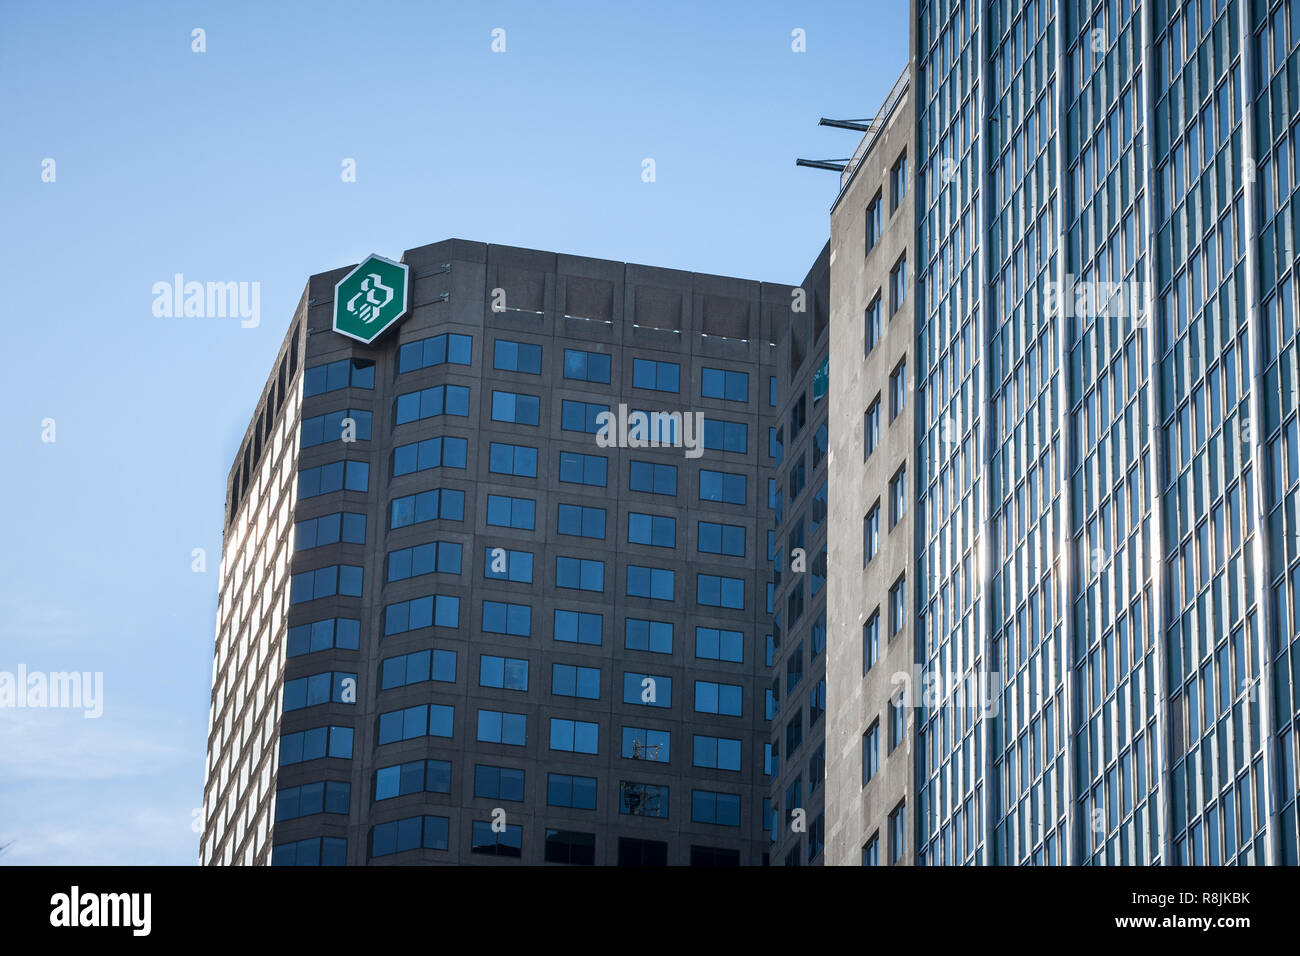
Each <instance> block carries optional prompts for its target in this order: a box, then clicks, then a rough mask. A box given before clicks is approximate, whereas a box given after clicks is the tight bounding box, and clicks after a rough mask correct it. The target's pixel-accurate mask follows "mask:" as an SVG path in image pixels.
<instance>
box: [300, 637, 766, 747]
mask: <svg viewBox="0 0 1300 956" xmlns="http://www.w3.org/2000/svg"><path fill="white" fill-rule="evenodd" d="M485 660H487V658H485ZM496 660H497V661H498V662H501V663H498V664H494V663H491V662H489V663H487V664H486V665H485V671H484V674H485V677H486V679H487V680H493V679H496V680H499V681H500V682H501V683H500V684H496V685H491V686H506V685H507V684H508V683H513V685H514V688H515V689H526V685H527V661H519V660H515V659H502V658H497V659H496ZM505 660H509V661H510V662H511V663H510V664H508V665H507V664H506V663H505ZM521 665H522V666H521ZM510 668H513V670H512V669H510ZM566 668H568V665H556V669H555V670H554V671H553V682H554V683H553V685H552V686H553V688H558V689H557V690H555V693H557V694H558V693H561V691H564V690H573V691H575V693H574V694H572V695H566V696H582V695H580V694H578V693H576V692H577V691H578V690H579V689H582V688H586V689H589V690H590V691H591V692H592V693H598V683H599V682H598V676H597V678H596V680H595V682H594V683H593V682H592V678H591V677H590V676H585V675H582V674H580V673H579V671H590V670H591V668H568V669H566ZM318 676H326V677H328V676H330V675H318ZM654 681H655V682H659V683H658V686H659V687H661V688H662V691H661V693H662V695H663V696H662V697H658V696H657V695H658V693H660V692H659V691H656V696H655V697H651V698H650V699H647V688H651V689H653V688H654V687H655V686H656V685H655V684H654V683H651V684H646V683H645V677H644V675H640V674H625V675H624V700H625V701H626V702H628V703H635V704H648V705H650V706H661V707H662V706H666V703H665V702H666V700H667V699H668V697H669V695H670V693H671V682H670V681H669V679H668V678H666V677H660V678H655V679H654ZM287 686H288V685H287V684H286V688H287ZM741 690H742V688H741V687H739V686H738V685H735V684H718V683H714V682H711V681H696V682H695V710H696V712H697V713H707V714H718V715H722V716H732V717H739V716H741ZM316 702H317V703H324V699H323V698H322V699H321V700H319V701H316ZM308 706H310V704H309V705H308ZM285 709H286V710H290V709H294V708H290V707H288V706H287V704H286V707H285ZM549 720H550V748H551V749H552V750H557V751H565V752H571V753H586V754H595V753H597V752H598V749H597V748H598V744H597V740H598V736H599V724H598V723H597V722H595V721H584V720H574V719H569V718H563V717H552V718H550V719H549ZM454 727H455V708H454V707H453V706H452V705H450V704H417V705H415V706H412V707H404V708H401V709H399V710H393V711H386V712H384V713H381V714H380V715H379V718H378V721H377V737H376V739H377V741H378V743H379V744H380V745H384V744H391V743H397V742H399V741H403V740H414V739H417V738H419V737H445V738H446V737H452V736H454ZM475 736H476V739H477V740H478V741H480V742H481V743H492V744H507V745H510V746H515V747H523V746H525V745H526V744H527V740H528V717H527V715H526V714H520V713H514V712H510V711H499V710H490V709H480V710H479V711H478V720H477V726H476V730H475ZM719 739H728V738H719ZM669 745H670V734H669V732H668V731H655V730H649V729H646V728H638V727H624V728H623V756H624V757H629V758H632V759H642V760H654V761H657V762H660V763H668V762H669V749H670V746H669ZM349 746H350V742H349ZM729 746H730V745H728V747H729ZM727 752H729V751H727V750H726V749H725V748H724V756H725V753H727ZM304 759H309V758H304ZM310 759H314V758H310ZM699 766H704V765H703V764H699ZM722 769H732V768H731V767H729V766H728V767H724V768H722Z"/></svg>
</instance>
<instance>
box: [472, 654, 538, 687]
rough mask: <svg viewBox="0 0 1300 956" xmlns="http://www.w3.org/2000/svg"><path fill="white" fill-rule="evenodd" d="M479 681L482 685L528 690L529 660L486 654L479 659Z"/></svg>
mask: <svg viewBox="0 0 1300 956" xmlns="http://www.w3.org/2000/svg"><path fill="white" fill-rule="evenodd" d="M478 682H479V686H480V687H499V688H501V689H502V690H528V661H526V660H524V659H523V658H519V657H497V656H496V655H493V654H484V655H482V656H481V657H479V659H478Z"/></svg>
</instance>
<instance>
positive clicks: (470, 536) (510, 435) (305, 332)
mask: <svg viewBox="0 0 1300 956" xmlns="http://www.w3.org/2000/svg"><path fill="white" fill-rule="evenodd" d="M402 261H403V264H404V265H405V267H406V268H407V270H409V273H408V276H409V278H407V279H405V280H403V279H401V277H400V272H397V271H394V270H401V266H399V265H398V264H396V263H391V262H385V261H384V260H379V259H371V260H367V262H366V263H365V264H364V265H365V268H363V269H361V270H360V271H359V272H358V273H357V274H356V275H353V274H352V272H351V271H350V270H347V269H340V270H336V271H333V272H329V273H325V274H322V275H317V276H314V277H312V278H311V279H310V280H309V281H308V284H307V288H306V290H305V292H304V295H303V297H302V301H301V303H300V305H299V307H298V309H297V312H296V314H295V315H294V317H293V320H292V322H291V323H290V331H289V334H288V336H287V337H286V339H285V343H284V345H283V347H282V348H281V351H280V355H279V357H278V359H277V361H276V363H275V364H274V365H273V367H272V373H271V376H270V378H269V379H268V382H267V385H266V388H265V390H264V391H263V394H262V396H261V398H260V400H259V402H258V405H257V411H256V413H255V415H254V416H253V419H252V424H251V425H250V427H249V431H248V434H247V436H246V437H245V440H244V442H243V443H242V445H241V448H240V451H239V453H238V455H237V456H236V458H235V462H234V465H233V467H232V468H231V472H230V480H229V493H228V498H227V503H226V530H225V547H224V549H223V550H224V553H223V557H222V567H221V593H220V601H219V610H218V621H217V635H216V655H215V660H214V665H213V695H212V712H211V716H212V721H211V728H210V737H209V757H208V775H207V784H206V790H205V794H206V800H205V823H204V831H203V836H202V845H201V858H202V861H203V862H204V863H210V864H232V863H239V864H254V863H267V862H271V863H275V864H298V865H302V864H315V863H324V864H342V863H348V864H365V863H370V862H393V863H442V862H446V863H478V862H489V863H490V862H510V861H512V860H513V861H522V862H524V863H542V862H555V863H603V864H615V863H620V864H625V865H627V864H656V863H670V864H700V865H710V864H728V863H730V864H736V863H739V864H758V863H762V862H764V861H765V854H766V853H767V851H768V844H769V841H768V839H767V837H766V834H765V833H764V822H765V816H766V815H765V814H764V812H763V803H764V799H765V797H766V796H767V787H768V779H767V777H766V776H765V772H764V770H765V768H764V765H763V757H764V754H763V750H764V745H765V744H766V743H767V742H768V740H769V735H770V731H769V724H768V720H767V717H766V714H765V713H764V711H763V704H762V700H763V695H762V693H760V689H763V688H766V686H767V674H768V667H767V663H766V661H765V659H764V643H763V642H764V640H765V638H766V635H767V634H768V633H769V630H770V624H771V612H770V605H769V600H770V599H769V598H768V595H769V594H770V582H771V579H772V574H771V563H770V558H769V556H768V555H767V554H766V553H764V550H763V549H764V546H765V544H766V543H767V541H766V538H767V530H768V528H769V527H770V523H771V518H770V515H771V511H770V509H769V504H770V501H771V495H772V480H773V476H774V471H773V467H774V464H775V462H774V461H773V459H772V458H770V457H769V451H770V444H769V443H768V435H769V428H770V427H771V426H772V425H773V424H775V417H774V416H775V406H774V403H775V397H774V392H773V387H772V379H773V377H774V376H775V374H776V365H777V359H776V356H775V343H776V342H777V341H778V340H779V339H780V338H781V336H782V335H784V330H785V328H786V326H787V325H788V324H789V322H790V318H791V307H792V304H793V303H794V302H795V295H794V294H793V293H794V290H793V289H792V288H791V287H790V286H785V285H771V284H765V283H758V282H753V281H746V280H740V279H731V278H724V277H720V276H707V275H695V274H691V273H685V272H677V271H672V270H667V269H656V268H650V267H646V266H638V265H628V264H623V263H618V262H608V261H602V260H596V259H587V258H580V257H575V256H565V255H556V254H553V253H545V252H537V251H531V250H524V249H514V248H507V247H502V246H491V245H482V244H478V243H470V242H463V241H459V240H450V241H446V242H441V243H438V244H436V245H430V246H424V247H421V248H418V249H413V250H408V251H407V252H406V253H405V255H404V256H403V260H402ZM372 269H373V273H372V271H371V270H372ZM395 277H396V278H395ZM341 281H342V282H343V285H342V286H341V287H340V288H343V289H345V290H346V291H344V292H343V293H341V294H340V295H339V302H338V303H336V302H335V287H336V284H337V283H340V282H341ZM404 282H407V283H409V284H408V285H406V287H405V288H404V289H403V290H400V291H398V290H397V286H399V285H402V284H403V283H404ZM403 296H405V298H406V299H407V300H408V303H407V304H408V307H407V309H406V310H405V312H404V313H403V315H404V318H402V319H401V320H400V321H399V322H398V323H397V324H396V325H395V326H394V327H392V328H389V329H387V330H386V331H385V332H383V334H382V335H381V336H380V337H378V338H377V339H375V340H374V341H373V343H372V344H369V345H367V344H364V343H363V342H361V341H358V339H361V338H368V337H369V336H370V334H371V333H370V332H368V331H366V330H367V329H369V328H375V327H378V326H373V325H372V326H367V325H365V323H366V322H371V323H374V322H378V324H379V326H382V325H383V324H384V323H386V322H387V321H388V319H387V318H386V316H388V315H395V314H396V313H390V312H387V311H386V310H388V309H389V308H390V306H391V304H392V303H393V302H395V301H401V299H402V297H403ZM336 307H337V309H338V310H346V311H347V313H348V316H351V317H350V318H348V320H347V328H349V329H351V331H350V332H348V333H347V334H340V333H339V332H336V331H334V327H335V325H334V320H335V313H336ZM393 308H395V306H393ZM357 323H361V324H357ZM340 328H342V326H340ZM349 335H352V336H353V337H349ZM606 411H608V412H611V413H612V414H613V415H614V418H615V421H616V422H620V423H622V422H625V423H627V425H628V426H629V428H628V429H626V430H620V429H616V431H615V432H614V433H613V434H614V436H615V437H621V438H623V439H626V440H624V441H621V442H618V443H617V444H616V445H615V446H614V447H610V443H609V442H607V441H604V440H602V436H601V435H600V434H598V430H599V428H600V426H601V424H602V421H603V419H602V417H601V416H602V413H604V412H606ZM638 411H640V412H664V413H682V414H683V416H684V417H682V418H679V419H677V420H676V424H675V425H674V424H672V423H668V424H665V423H664V422H663V420H662V419H661V420H658V423H657V424H655V425H653V426H652V427H655V428H662V429H664V430H663V431H656V432H655V434H654V435H653V436H647V435H645V434H644V433H643V432H641V431H638V430H637V427H638V426H637V425H636V421H637V420H636V419H635V417H634V413H636V412H638ZM694 413H699V414H700V415H702V416H703V421H702V434H698V436H697V437H698V438H699V439H701V440H702V444H701V445H699V446H697V447H698V451H699V455H698V457H697V456H696V455H695V453H694V452H692V451H691V450H690V449H689V448H684V447H681V446H680V444H679V445H677V446H673V445H672V444H671V443H672V442H673V441H674V440H677V441H678V442H679V443H680V442H688V440H689V439H690V438H692V437H696V435H695V433H694V429H693V428H692V427H691V426H692V425H693V424H694V419H693V418H691V417H690V416H691V415H693V414H694ZM648 437H658V438H662V439H663V440H664V442H665V443H666V444H665V445H664V446H662V447H646V439H647V438H648Z"/></svg>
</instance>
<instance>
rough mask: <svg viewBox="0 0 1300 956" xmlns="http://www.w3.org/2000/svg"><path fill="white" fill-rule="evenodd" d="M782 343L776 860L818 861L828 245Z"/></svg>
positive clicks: (775, 639)
mask: <svg viewBox="0 0 1300 956" xmlns="http://www.w3.org/2000/svg"><path fill="white" fill-rule="evenodd" d="M800 288H801V289H802V290H803V297H804V303H803V304H804V309H803V310H802V311H800V312H797V313H795V314H794V315H793V316H792V321H791V323H790V327H789V329H788V330H787V332H786V334H785V336H784V337H783V338H782V340H781V343H780V345H779V347H778V348H777V356H778V362H777V366H778V367H777V382H778V385H777V389H778V393H779V395H780V398H779V403H780V406H781V408H780V414H779V415H778V416H777V420H776V425H775V428H776V442H777V445H778V446H779V449H780V452H781V461H780V464H779V466H778V467H777V475H776V499H777V508H776V514H775V526H776V527H775V536H774V538H773V542H772V545H771V548H772V550H773V554H772V559H773V562H774V570H775V572H776V587H775V589H774V590H775V597H774V600H773V609H772V610H773V617H772V626H771V628H770V631H771V635H772V636H771V654H772V658H773V660H772V678H771V679H772V682H771V687H770V690H769V694H770V697H769V699H770V700H771V705H770V706H771V707H772V712H773V718H772V741H771V760H772V766H773V771H774V772H773V775H772V789H771V797H770V800H771V806H772V808H773V810H774V813H773V830H772V838H773V839H772V862H773V863H777V864H784V865H786V866H805V865H817V866H820V865H821V864H822V862H823V860H824V857H825V854H824V853H823V852H822V851H823V847H824V845H825V828H826V803H825V798H826V788H825V786H823V783H824V781H825V778H826V719H825V712H826V597H827V588H826V569H827V534H828V529H827V525H828V521H827V517H828V510H827V506H828V499H827V494H828V490H827V473H828V461H827V459H828V455H827V451H828V444H827V442H828V435H829V432H828V421H827V419H828V415H829V414H830V412H829V405H830V402H831V396H829V395H826V394H821V393H820V392H819V390H818V389H817V388H816V384H815V380H817V379H818V373H819V372H825V370H826V363H827V361H828V359H829V353H828V349H829V347H830V334H829V325H830V246H829V244H828V245H827V246H826V247H825V248H823V249H822V252H821V255H820V256H818V257H817V261H816V262H814V263H813V266H812V268H811V269H810V270H809V272H808V275H807V276H806V277H805V278H804V281H803V283H802V285H801V286H800Z"/></svg>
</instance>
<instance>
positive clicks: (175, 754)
mask: <svg viewBox="0 0 1300 956" xmlns="http://www.w3.org/2000/svg"><path fill="white" fill-rule="evenodd" d="M186 756H192V755H191V754H187V753H186V751H184V750H183V749H181V748H180V747H177V746H174V745H172V744H168V743H164V742H162V741H159V740H157V739H156V738H154V737H151V736H149V735H147V734H145V733H143V732H141V731H139V730H136V729H134V728H133V729H132V730H130V731H128V732H125V733H124V732H122V731H121V730H118V729H116V728H115V727H114V726H113V725H112V724H110V723H108V721H107V719H106V718H103V717H101V718H99V719H98V720H87V719H86V718H85V717H83V716H82V713H81V711H67V710H12V709H9V708H5V709H3V710H0V780H3V781H6V782H14V781H23V780H69V781H80V782H84V781H88V780H106V779H112V778H117V777H145V776H150V775H153V774H156V773H157V772H158V771H159V770H160V769H161V768H162V766H164V765H166V764H169V763H172V762H174V761H176V760H178V759H180V758H183V757H186Z"/></svg>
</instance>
